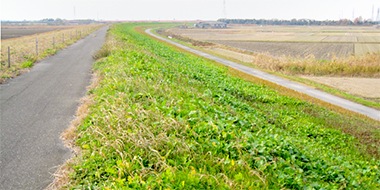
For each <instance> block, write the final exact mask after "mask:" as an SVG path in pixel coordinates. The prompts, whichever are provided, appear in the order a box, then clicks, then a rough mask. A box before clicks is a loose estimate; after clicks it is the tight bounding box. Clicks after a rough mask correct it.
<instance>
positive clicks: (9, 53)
mask: <svg viewBox="0 0 380 190" xmlns="http://www.w3.org/2000/svg"><path fill="white" fill-rule="evenodd" d="M10 67H11V47H10V46H8V68H10Z"/></svg>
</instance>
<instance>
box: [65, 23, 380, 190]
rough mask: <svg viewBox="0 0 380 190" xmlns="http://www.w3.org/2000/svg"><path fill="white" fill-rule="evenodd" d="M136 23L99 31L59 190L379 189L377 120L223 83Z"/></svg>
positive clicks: (210, 66) (215, 70) (216, 69)
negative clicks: (99, 54)
mask: <svg viewBox="0 0 380 190" xmlns="http://www.w3.org/2000/svg"><path fill="white" fill-rule="evenodd" d="M139 25H140V26H142V25H144V24H118V25H114V26H113V27H112V28H111V30H110V31H109V34H108V40H107V41H108V42H109V44H110V42H112V47H110V45H108V46H105V47H107V48H108V49H107V50H104V49H103V51H109V53H106V54H104V55H108V57H105V58H102V59H100V60H99V61H98V62H96V64H95V65H94V70H96V71H97V73H98V77H99V81H100V83H99V85H98V87H96V88H94V89H92V90H90V92H89V93H90V95H91V97H93V101H94V103H93V105H92V106H90V112H89V115H88V117H87V118H85V119H84V120H83V121H82V123H81V125H80V126H79V127H78V129H77V139H76V145H77V146H78V147H80V148H81V149H82V153H81V154H80V156H78V157H77V158H75V160H76V161H75V162H74V164H72V166H71V167H72V168H73V172H72V173H71V174H70V175H69V177H70V181H69V183H68V184H66V185H67V186H66V187H65V188H69V189H100V188H101V189H377V188H379V187H380V186H379V185H380V169H379V168H378V167H379V165H380V161H379V158H380V149H379V147H380V132H379V130H378V128H379V126H380V123H379V122H376V121H373V120H368V119H365V118H362V117H359V116H357V115H349V114H342V113H340V112H334V111H331V110H329V109H326V108H322V107H319V106H316V105H315V104H313V103H309V102H306V101H302V100H299V99H296V98H291V97H289V96H285V95H282V94H281V93H280V92H279V91H278V90H276V89H275V88H272V87H271V86H268V85H263V84H255V83H253V82H250V81H248V80H247V79H242V78H240V77H237V75H232V74H231V72H232V71H231V70H230V69H228V68H226V67H224V66H219V65H217V64H216V63H214V62H211V61H209V60H206V59H204V58H200V57H198V56H195V55H192V54H190V53H186V52H183V51H181V50H178V49H176V48H174V47H172V46H170V45H167V44H165V43H163V42H159V41H157V40H155V39H152V38H151V37H148V36H146V35H145V34H142V33H141V32H139V31H136V30H135V27H136V26H139ZM145 25H147V24H145ZM140 31H141V30H140Z"/></svg>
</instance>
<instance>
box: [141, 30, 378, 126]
mask: <svg viewBox="0 0 380 190" xmlns="http://www.w3.org/2000/svg"><path fill="white" fill-rule="evenodd" d="M150 30H151V29H147V30H145V32H146V33H148V34H149V35H151V36H154V37H156V38H158V39H161V40H164V41H166V42H169V43H171V44H173V45H176V46H178V47H180V48H182V49H185V50H187V51H190V52H193V53H195V54H198V55H200V56H203V57H206V58H208V59H212V60H215V61H217V62H219V63H222V64H224V65H227V66H229V67H232V68H235V69H238V70H240V71H243V72H245V73H248V74H250V75H253V76H256V77H259V78H262V79H264V80H267V81H270V82H273V83H276V84H278V85H281V86H284V87H287V88H290V89H293V90H296V91H298V92H301V93H304V94H307V95H309V96H312V97H315V98H318V99H320V100H323V101H325V102H328V103H331V104H334V105H337V106H340V107H342V108H345V109H348V110H351V111H354V112H357V113H360V114H363V115H366V116H368V117H370V118H372V119H375V120H380V111H379V110H376V109H373V108H369V107H366V106H363V105H361V104H357V103H355V102H351V101H349V100H346V99H343V98H340V97H337V96H334V95H331V94H328V93H326V92H323V91H320V90H316V89H314V88H310V87H307V86H304V85H301V84H298V83H295V82H292V81H289V80H286V79H283V78H280V77H277V76H274V75H271V74H268V73H265V72H263V71H259V70H256V69H253V68H251V67H247V66H244V65H240V64H238V63H235V62H232V61H228V60H225V59H222V58H220V57H216V56H213V55H210V54H207V53H204V52H202V51H199V50H195V49H193V48H190V47H188V46H185V45H182V44H180V43H177V42H174V41H171V40H169V39H166V38H163V37H161V36H157V35H155V34H153V33H152V32H151V31H150Z"/></svg>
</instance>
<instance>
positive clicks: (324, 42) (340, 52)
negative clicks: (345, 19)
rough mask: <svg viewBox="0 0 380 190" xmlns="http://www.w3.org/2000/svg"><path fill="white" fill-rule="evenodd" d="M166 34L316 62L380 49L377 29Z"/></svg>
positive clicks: (302, 28) (236, 28)
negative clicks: (316, 60) (314, 59)
mask: <svg viewBox="0 0 380 190" xmlns="http://www.w3.org/2000/svg"><path fill="white" fill-rule="evenodd" d="M167 32H168V33H173V34H177V35H181V36H184V37H188V38H191V39H195V40H201V41H208V42H215V43H219V44H224V45H230V46H232V47H235V48H241V49H246V50H249V51H253V52H259V53H269V54H271V55H275V56H277V55H281V56H285V57H288V56H290V57H293V58H297V57H301V58H304V57H307V56H308V55H310V54H313V55H314V56H315V58H316V59H331V58H332V57H331V55H333V54H335V55H336V56H337V57H347V56H350V55H363V54H365V53H367V52H377V51H379V47H380V37H379V35H380V30H378V29H375V28H373V27H337V26H330V27H329V26H288V27H286V26H264V27H259V26H232V27H230V28H227V29H222V30H221V29H178V28H172V29H169V30H167ZM248 42H249V43H248ZM259 42H260V43H259ZM247 44H249V45H247ZM356 45H359V46H368V47H369V48H367V49H366V51H365V52H364V51H361V47H359V46H358V51H356V47H357V46H356ZM329 46H331V47H329Z"/></svg>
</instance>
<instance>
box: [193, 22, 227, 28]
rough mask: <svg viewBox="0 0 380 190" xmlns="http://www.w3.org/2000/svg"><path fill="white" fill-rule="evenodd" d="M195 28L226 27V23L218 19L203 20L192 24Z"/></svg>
mask: <svg viewBox="0 0 380 190" xmlns="http://www.w3.org/2000/svg"><path fill="white" fill-rule="evenodd" d="M194 27H196V28H227V23H224V22H218V21H203V22H198V23H196V24H194Z"/></svg>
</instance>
